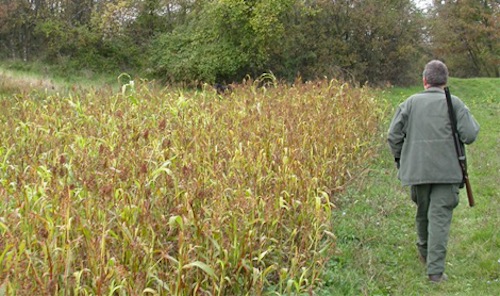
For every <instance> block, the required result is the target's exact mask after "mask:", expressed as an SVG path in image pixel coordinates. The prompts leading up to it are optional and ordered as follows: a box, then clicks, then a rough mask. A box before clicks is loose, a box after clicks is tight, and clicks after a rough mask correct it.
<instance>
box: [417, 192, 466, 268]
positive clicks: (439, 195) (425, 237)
mask: <svg viewBox="0 0 500 296" xmlns="http://www.w3.org/2000/svg"><path fill="white" fill-rule="evenodd" d="M458 192H459V184H421V185H413V186H412V187H411V197H412V199H413V201H414V202H415V203H416V204H417V214H416V218H415V220H416V226H417V235H418V241H417V246H418V250H419V252H420V254H421V255H422V256H424V258H426V262H427V274H429V275H430V274H440V273H443V272H444V269H445V259H446V249H447V245H448V237H449V233H450V224H451V218H452V216H453V209H455V207H456V206H457V205H458V201H459V198H458Z"/></svg>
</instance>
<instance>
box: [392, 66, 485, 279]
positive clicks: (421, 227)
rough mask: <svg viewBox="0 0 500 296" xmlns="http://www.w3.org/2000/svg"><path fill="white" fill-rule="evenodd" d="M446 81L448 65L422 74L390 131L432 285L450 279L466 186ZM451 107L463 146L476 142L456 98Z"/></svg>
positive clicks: (470, 121) (464, 109)
mask: <svg viewBox="0 0 500 296" xmlns="http://www.w3.org/2000/svg"><path fill="white" fill-rule="evenodd" d="M447 81H448V68H447V67H446V65H445V64H444V63H442V62H441V61H438V60H433V61H430V62H429V63H428V64H427V65H426V66H425V69H424V72H423V85H424V88H425V90H424V91H423V92H421V93H418V94H415V95H413V96H411V97H409V98H408V99H406V100H405V101H404V102H403V103H401V104H400V105H399V107H398V108H397V110H396V113H395V115H394V118H393V119H392V122H391V125H390V127H389V132H388V143H389V147H390V149H391V152H392V154H393V156H394V159H395V161H396V166H397V168H398V169H399V171H398V178H399V179H400V180H401V183H402V184H403V185H409V186H411V193H412V194H411V198H412V200H413V201H414V202H415V203H416V205H417V213H416V218H415V220H416V228H417V236H418V241H417V246H418V251H419V256H420V259H421V261H423V262H425V263H426V266H427V274H428V276H429V280H430V281H431V282H441V281H445V280H446V279H447V276H446V275H445V274H444V269H445V258H446V249H447V244H448V236H449V231H450V224H451V219H452V214H453V209H454V208H455V207H456V206H457V205H458V200H459V199H458V192H459V188H461V187H463V174H462V170H461V167H460V165H459V161H458V157H457V153H456V150H455V146H454V145H455V143H454V140H453V135H452V127H451V123H450V117H449V115H448V106H447V104H446V97H445V92H444V87H445V86H446V84H447ZM452 105H453V109H454V112H455V116H456V125H457V126H456V128H457V132H458V136H459V140H460V142H461V143H460V144H461V145H462V146H463V144H470V143H472V142H474V140H475V139H476V137H477V135H478V133H479V124H478V123H477V121H476V120H475V119H474V117H473V116H472V114H471V113H470V111H469V109H468V108H467V106H465V104H464V103H463V102H462V101H461V100H460V99H459V98H457V97H455V96H452ZM462 148H463V147H462Z"/></svg>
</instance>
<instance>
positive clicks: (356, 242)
mask: <svg viewBox="0 0 500 296" xmlns="http://www.w3.org/2000/svg"><path fill="white" fill-rule="evenodd" d="M498 85H500V80H499V79H487V78H480V79H456V78H454V79H451V81H450V89H451V92H452V93H453V94H455V95H457V96H459V97H460V98H462V100H463V101H464V102H465V103H466V104H467V105H468V107H469V108H470V109H471V111H472V113H473V114H474V116H475V117H476V119H477V120H478V122H479V123H480V125H481V131H480V135H479V137H478V139H477V141H476V142H475V143H473V144H472V145H470V146H468V147H467V153H468V161H469V175H470V179H471V185H472V188H473V192H474V196H475V199H476V206H475V207H473V208H470V207H469V205H468V203H467V197H466V193H465V191H464V190H462V191H461V192H460V205H459V206H458V207H457V209H456V210H455V213H454V217H453V222H452V229H451V234H450V242H449V248H448V256H447V266H446V268H447V269H446V272H447V274H448V275H449V281H448V282H446V283H444V284H440V285H431V284H429V283H428V282H427V279H426V274H425V267H424V266H423V265H422V264H421V263H420V262H419V261H418V259H417V250H416V246H415V241H416V234H415V229H414V227H415V226H414V215H415V206H414V204H413V202H412V201H411V200H410V198H409V192H408V188H406V187H402V186H401V185H400V183H399V180H397V176H396V169H395V168H394V164H393V162H392V157H391V156H390V153H389V151H388V148H387V145H386V142H385V135H386V129H387V127H388V121H389V120H390V118H389V117H390V116H391V115H392V112H393V110H394V108H395V106H397V104H399V103H400V102H402V101H403V100H404V99H405V98H406V97H408V96H409V95H411V94H413V93H415V92H419V91H421V90H422V88H421V87H413V88H405V89H401V88H393V89H389V90H385V91H383V92H382V93H381V96H384V97H385V98H387V100H388V103H389V106H390V107H389V109H388V113H389V115H388V116H389V117H388V118H387V119H386V122H385V123H384V125H383V126H382V127H381V137H380V141H379V143H377V145H380V155H379V157H378V158H377V159H375V160H374V161H373V165H372V167H371V171H370V173H369V174H368V175H367V176H366V177H364V178H363V179H360V180H358V182H357V183H356V184H354V185H353V186H351V187H350V188H349V189H348V191H347V192H346V194H345V195H344V196H343V197H342V198H341V199H340V201H339V203H338V210H337V211H335V212H334V217H333V221H334V227H335V229H336V235H337V247H338V253H337V255H336V256H335V258H333V259H332V260H331V261H330V263H329V265H330V266H329V269H328V271H327V273H326V274H325V275H324V278H325V285H324V286H323V287H322V288H321V289H319V292H318V295H500V252H499V250H500V228H499V227H498V225H500V207H499V200H500V193H499V192H500V191H499V189H498V184H499V183H500V125H498V120H499V118H500V88H499V87H498Z"/></svg>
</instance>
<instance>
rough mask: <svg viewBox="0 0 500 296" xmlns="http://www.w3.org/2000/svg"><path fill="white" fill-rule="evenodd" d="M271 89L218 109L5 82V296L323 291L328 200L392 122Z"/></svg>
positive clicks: (0, 180)
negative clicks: (381, 125)
mask: <svg viewBox="0 0 500 296" xmlns="http://www.w3.org/2000/svg"><path fill="white" fill-rule="evenodd" d="M262 80H266V81H267V83H266V84H265V85H266V86H265V87H257V86H259V85H262V84H263V83H262V82H261V81H255V82H252V81H248V82H247V84H245V85H239V86H235V88H234V89H233V92H232V93H231V94H226V95H224V96H219V95H218V94H216V93H215V91H214V90H213V89H212V88H211V87H208V88H205V89H202V90H198V91H185V90H182V89H178V90H176V89H158V88H156V87H155V86H154V85H152V84H149V83H146V82H142V83H139V82H136V83H134V82H132V81H129V82H127V83H126V84H124V85H123V88H122V89H121V91H119V92H113V91H109V90H106V89H103V90H97V91H96V90H89V89H87V90H85V92H74V91H72V90H68V93H67V94H60V93H59V90H54V91H52V90H51V89H48V90H47V89H46V88H44V87H43V86H42V87H41V90H40V91H36V90H34V89H33V88H32V87H29V86H23V84H17V86H16V85H15V84H14V83H13V82H10V83H8V85H10V86H11V87H10V88H9V90H8V93H6V94H4V95H2V96H0V106H1V109H0V110H1V111H0V122H1V128H0V139H1V146H0V160H1V161H0V196H2V207H1V208H0V217H2V218H1V220H0V234H1V238H2V239H1V241H0V283H3V285H0V286H1V287H2V288H3V290H4V291H5V290H7V291H8V294H9V295H10V294H11V293H16V295H29V294H34V295H67V293H71V294H74V295H111V294H113V295H138V294H142V293H152V294H159V295H167V294H168V295H193V294H203V295H243V294H249V295H259V294H272V293H274V292H275V293H278V294H290V293H291V292H304V291H308V290H310V289H312V288H313V287H314V286H316V285H317V284H318V282H319V279H320V276H321V274H322V270H323V268H324V264H325V263H326V262H327V260H328V259H329V258H330V257H331V254H332V252H334V250H335V239H334V234H333V231H334V228H333V227H332V224H331V217H332V210H333V209H334V200H335V198H336V197H337V195H338V194H339V193H340V192H341V191H342V190H343V189H344V187H345V185H346V182H348V181H350V180H351V179H352V178H353V176H356V175H357V174H358V173H359V172H360V170H361V169H362V168H363V167H365V166H366V159H370V158H371V157H372V156H373V154H374V152H375V151H374V148H373V146H372V145H370V143H371V142H373V141H374V139H375V138H376V137H377V133H376V131H377V129H378V122H379V120H380V118H381V116H382V115H383V109H381V108H380V107H379V105H378V103H377V100H375V99H374V98H373V96H372V95H371V94H370V92H369V90H368V89H365V88H353V87H351V86H350V85H349V84H346V83H341V82H338V81H335V80H331V81H328V80H324V81H317V82H315V83H306V84H302V83H297V84H296V85H294V86H287V85H283V84H280V83H278V82H277V81H276V80H275V79H274V78H273V77H272V76H266V77H262ZM2 81H9V80H8V79H3V80H2ZM4 86H7V85H4ZM4 88H6V87H4ZM13 91H15V92H14V93H12V92H13ZM63 92H65V90H61V93H63ZM0 93H1V92H0Z"/></svg>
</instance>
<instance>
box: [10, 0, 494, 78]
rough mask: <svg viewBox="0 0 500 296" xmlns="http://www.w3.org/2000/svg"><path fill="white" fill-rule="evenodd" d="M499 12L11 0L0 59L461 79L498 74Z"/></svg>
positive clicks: (449, 4)
mask: <svg viewBox="0 0 500 296" xmlns="http://www.w3.org/2000/svg"><path fill="white" fill-rule="evenodd" d="M499 11H500V3H499V2H498V1H495V0H463V1H453V0H447V1H434V5H433V6H432V7H430V8H429V9H428V10H426V11H425V12H424V11H422V10H419V9H417V7H416V6H415V4H414V3H413V2H412V1H411V0H341V1H325V0H321V1H299V0H265V1H264V0H252V1H243V0H223V1H222V0H221V1H210V0H113V1H111V0H96V1H73V0H72V1H60V0H4V1H1V2H0V59H10V60H15V61H24V62H26V61H28V62H33V61H42V62H43V63H50V64H52V65H55V67H48V68H47V72H49V71H50V72H52V71H56V72H58V73H59V74H63V75H65V76H67V75H68V74H72V73H75V72H79V73H78V74H79V75H82V74H85V76H92V75H93V73H95V72H97V73H100V72H102V71H105V72H108V73H114V75H117V74H119V73H121V72H123V71H125V72H128V73H133V75H134V76H136V75H138V76H140V77H148V78H150V79H153V78H154V79H161V80H165V81H169V82H183V83H192V84H200V83H202V82H207V83H213V82H215V81H217V82H224V81H225V82H227V83H229V82H234V81H237V82H240V81H242V79H243V78H244V77H246V76H247V75H250V77H252V78H256V77H258V76H260V75H261V74H262V73H269V72H272V73H274V75H275V76H276V77H278V79H280V80H282V79H283V80H288V81H289V82H291V81H293V80H294V79H295V78H296V77H297V76H301V77H302V78H303V79H304V80H314V79H316V78H321V79H322V78H323V77H325V76H326V77H329V78H336V79H343V80H348V81H356V82H359V83H362V84H364V83H366V82H369V83H371V84H379V85H381V84H384V85H385V84H387V83H390V84H393V85H402V84H408V83H414V82H415V81H416V80H417V79H418V76H419V73H420V71H421V69H420V68H421V65H422V64H423V62H424V61H427V60H428V59H430V58H433V57H436V58H440V59H443V60H445V61H446V62H447V63H448V64H449V66H450V68H451V69H453V70H454V72H453V75H455V76H458V77H473V76H490V77H498V76H499V66H500V61H499V58H498V57H499V56H500V44H499V42H500V41H499V40H500V27H499V26H500V25H499V24H500V22H499V19H498V16H499ZM22 64H23V62H21V63H18V64H17V66H18V67H21V66H22Z"/></svg>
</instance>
